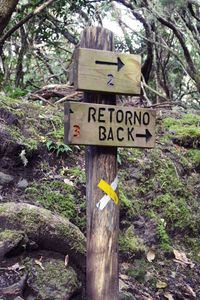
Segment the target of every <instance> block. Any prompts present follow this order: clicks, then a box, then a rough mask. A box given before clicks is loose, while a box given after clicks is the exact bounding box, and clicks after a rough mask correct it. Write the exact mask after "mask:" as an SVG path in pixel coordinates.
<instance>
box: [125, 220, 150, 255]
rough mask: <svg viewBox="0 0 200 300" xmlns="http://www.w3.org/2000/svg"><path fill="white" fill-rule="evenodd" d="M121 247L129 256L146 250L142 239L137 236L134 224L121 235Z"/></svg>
mask: <svg viewBox="0 0 200 300" xmlns="http://www.w3.org/2000/svg"><path fill="white" fill-rule="evenodd" d="M119 247H120V251H121V252H122V253H124V254H126V255H127V256H129V257H132V256H135V255H136V254H138V253H142V252H144V251H145V250H146V248H145V246H144V244H143V242H142V240H140V239H139V238H138V237H136V236H135V234H134V228H133V226H131V227H129V228H128V229H127V230H126V231H125V233H123V234H121V235H120V237H119Z"/></svg>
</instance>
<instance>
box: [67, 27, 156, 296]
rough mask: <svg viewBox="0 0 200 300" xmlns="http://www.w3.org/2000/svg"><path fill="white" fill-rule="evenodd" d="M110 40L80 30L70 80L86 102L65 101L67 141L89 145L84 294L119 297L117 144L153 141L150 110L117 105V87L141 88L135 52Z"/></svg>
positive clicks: (96, 31) (97, 31) (106, 34)
mask: <svg viewBox="0 0 200 300" xmlns="http://www.w3.org/2000/svg"><path fill="white" fill-rule="evenodd" d="M113 45H114V44H113V34H112V32H110V31H109V30H106V29H104V28H98V27H89V28H87V29H85V30H84V31H83V33H82V37H81V41H80V44H79V46H80V49H79V50H78V51H76V54H75V59H74V62H73V65H74V66H75V69H74V72H73V81H74V83H75V86H76V87H77V89H80V90H84V91H87V92H85V93H84V100H85V102H86V103H73V102H69V103H66V104H65V142H66V143H69V144H83V145H89V146H88V147H86V175H87V186H86V197H87V270H86V293H87V300H119V278H118V277H119V272H118V234H119V198H118V178H117V146H121V147H142V148H144V147H145V148H152V147H154V143H155V132H154V131H155V129H154V127H155V113H154V111H153V110H147V109H138V108H133V107H131V108H129V107H120V106H115V105H116V94H118V93H122V94H131V95H132V94H140V76H141V67H140V58H139V56H137V55H127V54H121V53H115V52H112V51H113V50H114V46H113ZM84 48H87V49H84ZM88 48H89V49H88ZM108 146H109V147H108Z"/></svg>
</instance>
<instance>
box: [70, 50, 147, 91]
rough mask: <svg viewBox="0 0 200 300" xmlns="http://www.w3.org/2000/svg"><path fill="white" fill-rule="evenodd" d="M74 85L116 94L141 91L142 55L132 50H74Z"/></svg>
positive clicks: (82, 88)
mask: <svg viewBox="0 0 200 300" xmlns="http://www.w3.org/2000/svg"><path fill="white" fill-rule="evenodd" d="M76 60H77V64H75V65H74V67H75V69H76V70H75V73H76V76H75V78H74V79H75V82H74V83H75V88H76V89H77V90H85V91H87V90H88V91H101V92H109V93H115V94H129V95H133V94H135V95H139V94H140V83H141V57H140V56H139V55H134V54H125V53H117V52H111V51H100V50H92V49H83V48H81V49H77V50H76Z"/></svg>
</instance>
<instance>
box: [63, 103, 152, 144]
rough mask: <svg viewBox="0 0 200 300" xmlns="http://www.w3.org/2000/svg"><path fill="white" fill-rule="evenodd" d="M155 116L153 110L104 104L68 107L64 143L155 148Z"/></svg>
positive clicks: (66, 105)
mask: <svg viewBox="0 0 200 300" xmlns="http://www.w3.org/2000/svg"><path fill="white" fill-rule="evenodd" d="M155 117H156V112H155V110H152V109H145V108H134V107H123V106H114V105H105V104H103V105H102V104H88V103H73V102H69V103H66V104H65V142H66V143H67V144H75V145H100V146H119V147H139V148H153V147H154V146H155Z"/></svg>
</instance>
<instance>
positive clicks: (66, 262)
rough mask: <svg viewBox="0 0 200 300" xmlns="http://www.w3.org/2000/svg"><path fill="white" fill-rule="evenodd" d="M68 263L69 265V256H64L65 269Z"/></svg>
mask: <svg viewBox="0 0 200 300" xmlns="http://www.w3.org/2000/svg"><path fill="white" fill-rule="evenodd" d="M68 263H69V255H66V256H65V267H67V266H68Z"/></svg>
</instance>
